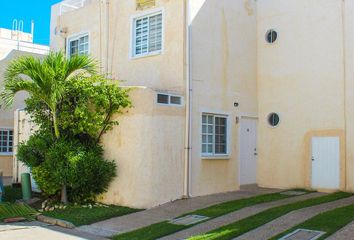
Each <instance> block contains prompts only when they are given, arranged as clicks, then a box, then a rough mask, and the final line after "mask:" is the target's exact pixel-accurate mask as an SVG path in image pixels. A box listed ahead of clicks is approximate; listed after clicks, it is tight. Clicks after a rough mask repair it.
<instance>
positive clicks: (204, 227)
mask: <svg viewBox="0 0 354 240" xmlns="http://www.w3.org/2000/svg"><path fill="white" fill-rule="evenodd" d="M324 195H325V194H323V193H310V194H305V195H301V196H297V197H290V198H286V199H283V200H278V201H274V202H268V203H262V204H258V205H254V206H251V207H246V208H243V209H240V210H238V211H235V212H232V213H229V214H227V215H223V216H220V217H218V218H214V219H212V220H210V221H207V222H204V223H201V224H198V225H196V226H194V227H191V228H188V229H186V230H184V231H180V232H177V233H175V234H172V235H169V236H166V237H163V238H160V239H159V240H179V239H186V238H188V237H191V236H195V235H199V234H203V233H206V232H209V231H211V230H214V229H216V228H219V227H222V226H225V225H228V224H230V223H233V222H236V221H239V220H241V219H244V218H247V217H249V216H252V215H255V214H257V213H260V212H263V211H265V210H267V209H270V208H273V207H278V206H282V205H286V204H290V203H294V202H298V201H302V200H306V199H310V198H315V197H320V196H324ZM249 239H257V238H249Z"/></svg>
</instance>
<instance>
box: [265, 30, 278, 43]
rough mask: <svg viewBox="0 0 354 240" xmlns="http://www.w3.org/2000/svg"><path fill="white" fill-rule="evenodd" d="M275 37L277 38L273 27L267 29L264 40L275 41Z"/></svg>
mask: <svg viewBox="0 0 354 240" xmlns="http://www.w3.org/2000/svg"><path fill="white" fill-rule="evenodd" d="M277 38H278V33H277V32H276V31H275V30H273V29H271V30H269V31H268V32H267V34H266V40H267V42H269V43H273V42H275V41H276V40H277Z"/></svg>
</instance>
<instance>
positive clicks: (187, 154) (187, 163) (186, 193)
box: [183, 0, 192, 198]
mask: <svg viewBox="0 0 354 240" xmlns="http://www.w3.org/2000/svg"><path fill="white" fill-rule="evenodd" d="M189 22H190V9H189V0H185V36H186V39H185V77H186V119H185V124H186V127H185V148H184V189H183V197H184V198H190V197H191V186H190V185H191V159H192V151H191V150H192V147H191V142H192V135H191V123H192V115H191V112H192V111H191V109H192V85H191V65H190V60H191V54H190V52H191V51H190V28H189Z"/></svg>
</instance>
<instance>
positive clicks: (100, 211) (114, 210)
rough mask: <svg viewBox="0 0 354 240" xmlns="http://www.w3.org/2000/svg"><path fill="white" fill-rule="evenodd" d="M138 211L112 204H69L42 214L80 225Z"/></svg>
mask: <svg viewBox="0 0 354 240" xmlns="http://www.w3.org/2000/svg"><path fill="white" fill-rule="evenodd" d="M138 211H141V210H140V209H133V208H128V207H120V206H114V205H110V206H106V207H101V206H94V207H92V208H87V207H86V208H84V207H81V206H69V207H67V208H66V209H56V210H54V211H52V212H43V215H45V216H48V217H52V218H57V219H62V220H65V221H69V222H71V223H72V224H74V225H75V226H82V225H88V224H92V223H95V222H99V221H103V220H106V219H109V218H113V217H119V216H123V215H127V214H131V213H134V212H138Z"/></svg>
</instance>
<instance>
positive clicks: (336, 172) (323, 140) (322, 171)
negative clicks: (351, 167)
mask: <svg viewBox="0 0 354 240" xmlns="http://www.w3.org/2000/svg"><path fill="white" fill-rule="evenodd" d="M339 166H340V140H339V137H314V138H312V188H314V189H339V186H340V177H339V176H340V167H339Z"/></svg>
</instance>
